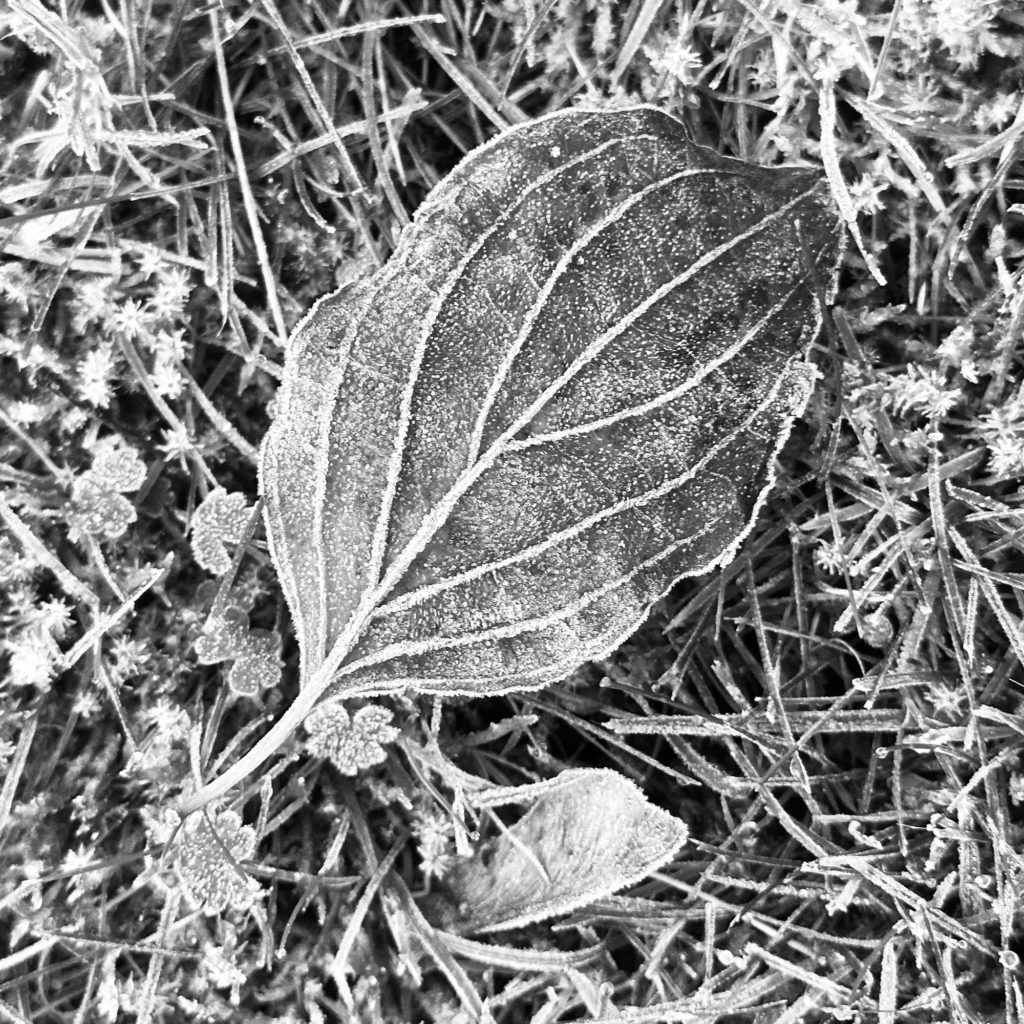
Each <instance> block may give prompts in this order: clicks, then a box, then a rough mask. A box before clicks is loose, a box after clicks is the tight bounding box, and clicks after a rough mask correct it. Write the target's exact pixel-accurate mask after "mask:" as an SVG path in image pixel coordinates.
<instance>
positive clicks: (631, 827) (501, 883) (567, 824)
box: [441, 768, 688, 933]
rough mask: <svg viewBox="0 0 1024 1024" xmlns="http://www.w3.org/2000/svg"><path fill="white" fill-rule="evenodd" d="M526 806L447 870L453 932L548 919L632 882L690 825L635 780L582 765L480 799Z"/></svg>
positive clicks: (662, 860)
mask: <svg viewBox="0 0 1024 1024" xmlns="http://www.w3.org/2000/svg"><path fill="white" fill-rule="evenodd" d="M483 799H484V801H485V802H487V803H488V804H489V805H490V806H495V805H497V804H498V803H521V802H527V801H528V802H530V803H531V804H532V806H531V807H530V809H529V810H528V811H527V813H526V814H525V815H524V816H523V817H522V818H521V819H520V820H519V821H518V822H516V823H515V824H514V825H512V826H511V827H510V828H507V829H503V831H502V834H501V835H499V836H498V837H497V838H496V839H495V840H494V841H493V842H492V843H490V844H488V845H487V846H485V847H484V848H482V849H480V850H478V851H477V852H476V853H475V854H474V855H472V856H470V857H466V858H462V859H460V861H459V862H458V864H456V866H455V867H454V868H453V869H452V871H451V872H450V873H449V874H448V875H446V878H445V882H446V887H447V890H448V893H447V894H448V896H449V898H450V899H451V901H452V903H453V904H454V907H455V909H454V914H453V917H454V919H452V920H445V921H444V922H441V923H442V924H443V927H445V928H446V929H448V930H449V931H455V932H460V933H473V932H494V931H501V930H503V929H507V928H519V927H522V926H523V925H527V924H532V923H534V922H536V921H543V920H545V919H546V918H549V917H554V916H555V915H557V914H565V913H568V912H570V911H572V910H575V909H576V908H577V907H581V906H583V905H584V904H586V903H590V902H592V901H594V900H597V899H602V898H603V897H605V896H609V895H611V894H612V893H614V892H617V891H618V890H620V889H624V888H626V887H627V886H630V885H635V884H636V883H637V882H639V881H640V880H641V879H643V878H645V877H646V876H647V875H648V874H650V873H651V872H652V871H656V870H657V869H658V868H660V867H662V866H663V865H664V864H666V863H667V862H668V861H669V860H671V859H672V858H673V857H674V856H675V855H676V853H677V852H678V851H679V849H680V847H681V846H682V845H683V843H684V842H685V841H686V838H687V835H688V829H687V827H686V825H685V824H683V822H681V821H680V820H679V819H678V818H676V817H674V816H673V815H671V814H669V813H668V812H667V811H663V810H662V809H661V808H660V807H655V806H654V805H653V804H651V803H650V802H649V801H648V800H647V798H646V797H645V796H644V794H643V793H642V792H641V791H640V789H638V788H637V786H635V785H634V784H633V783H632V782H630V781H629V779H627V778H625V776H623V775H620V774H619V773H618V772H616V771H612V770H611V769H607V768H581V769H571V770H569V771H565V772H562V773H561V774H560V775H558V776H557V777H556V778H554V779H551V780H549V781H547V782H541V783H537V784H536V785H532V786H520V787H517V788H515V789H514V790H511V791H508V790H504V791H502V792H501V793H500V794H498V795H497V797H496V795H495V794H493V793H492V794H489V795H488V796H486V797H484V798H483Z"/></svg>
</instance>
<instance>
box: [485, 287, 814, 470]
mask: <svg viewBox="0 0 1024 1024" xmlns="http://www.w3.org/2000/svg"><path fill="white" fill-rule="evenodd" d="M800 287H801V286H800V285H797V286H796V287H795V288H792V289H791V290H790V291H789V292H788V293H787V294H786V295H784V296H783V297H782V298H781V299H780V300H779V301H778V302H776V303H774V304H773V305H772V307H771V309H769V310H768V312H767V313H766V314H765V315H764V316H763V317H761V319H760V320H758V321H757V323H756V324H754V326H753V327H751V328H750V330H749V331H747V332H746V333H745V334H744V335H743V337H741V338H740V339H739V340H738V341H736V342H734V343H733V344H732V345H730V346H729V347H728V348H726V349H723V351H722V354H721V355H720V356H717V357H716V358H714V359H710V360H708V362H706V363H703V364H702V365H701V368H700V369H699V370H698V371H697V372H696V373H695V374H694V375H693V376H692V377H687V379H686V380H684V381H683V383H682V384H679V385H677V386H676V387H674V388H670V389H669V390H668V391H663V392H662V393H661V394H660V395H658V396H657V398H652V399H651V400H650V401H648V402H644V403H642V404H641V405H632V406H630V407H629V408H627V409H622V410H620V411H619V412H617V413H614V414H613V415H611V416H603V417H601V419H596V420H590V421H589V422H587V423H581V424H580V425H579V426H576V427H567V428H566V429H565V430H552V431H551V432H550V433H547V434H534V435H533V436H532V437H525V438H523V439H522V440H520V441H510V442H509V443H508V445H507V446H506V448H505V450H506V451H507V452H517V451H523V450H524V449H526V448H536V447H538V446H540V445H545V444H552V443H553V442H555V441H562V440H565V439H566V438H568V437H579V436H580V435H581V434H590V433H593V432H595V431H597V430H602V429H604V428H605V427H610V426H613V425H614V424H616V423H621V422H622V421H623V420H627V419H632V418H635V417H639V416H643V415H644V414H645V413H648V412H654V411H655V409H660V408H662V406H665V405H669V404H671V403H672V402H674V401H675V400H676V399H677V398H682V397H683V395H685V394H687V393H688V392H690V391H692V390H693V389H694V388H695V387H697V386H698V385H700V384H701V383H702V382H703V381H704V380H706V379H707V378H708V377H709V376H710V375H711V374H712V373H714V372H715V370H718V369H720V368H721V367H722V366H724V365H725V364H726V363H727V362H729V360H730V359H732V358H733V357H734V356H735V355H737V354H738V353H739V352H742V351H743V349H745V348H746V347H747V345H748V344H750V342H751V341H753V340H754V338H756V337H757V336H758V335H759V334H760V333H761V331H762V330H764V328H765V327H766V326H767V325H768V324H769V323H770V322H771V320H772V318H773V317H774V316H776V315H777V314H778V313H780V312H781V311H782V310H783V309H785V307H786V305H787V304H788V303H789V302H790V301H791V300H792V298H793V296H794V295H796V293H797V291H798V289H799V288H800Z"/></svg>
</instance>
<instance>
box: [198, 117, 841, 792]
mask: <svg viewBox="0 0 1024 1024" xmlns="http://www.w3.org/2000/svg"><path fill="white" fill-rule="evenodd" d="M839 249H840V228H839V220H838V217H837V215H836V213H835V212H834V210H833V209H832V207H831V205H830V201H829V198H828V192H827V189H826V187H825V186H824V185H823V184H822V182H821V180H820V178H819V176H818V175H817V174H816V173H815V172H813V171H808V170H804V169H793V168H788V169H787V168H783V169H778V168H776V169H770V168H763V167H757V166H753V165H750V164H746V163H742V162H739V161H735V160H729V159H726V158H723V157H720V156H718V155H716V154H715V153H713V152H711V151H710V150H708V149H705V148H702V147H700V146H697V145H695V144H694V143H692V142H691V141H689V139H688V137H687V134H686V131H685V129H684V128H683V126H682V125H681V124H680V123H679V122H677V121H676V120H674V119H673V118H671V117H669V116H667V115H666V114H664V113H661V112H660V111H658V110H655V109H653V108H648V107H641V108H633V109H628V110H620V111H604V112H584V111H578V110H572V111H563V112H560V113H558V114H555V115H552V116H549V117H546V118H542V119H540V120H538V121H535V122H533V123H530V124H525V125H520V126H517V127H515V128H513V129H511V130H509V131H507V132H505V133H503V134H501V135H499V136H497V137H496V138H495V139H493V140H492V141H491V142H489V143H488V144H486V145H484V146H482V147H480V148H479V149H477V150H475V151H474V152H472V153H470V154H469V155H468V156H467V157H466V158H465V159H464V160H463V161H462V163H460V164H459V165H458V167H456V168H455V170H454V171H452V173H451V174H450V175H449V176H448V177H447V178H445V179H444V181H442V182H441V183H440V184H439V185H438V186H437V187H436V188H435V189H434V191H433V192H432V193H431V194H430V196H429V197H428V198H427V199H426V201H425V202H424V203H423V205H422V206H421V208H420V209H419V210H418V211H417V214H416V218H415V220H414V222H413V223H412V225H411V226H410V227H408V228H407V229H406V230H405V231H404V232H403V234H402V236H401V239H400V242H399V244H398V246H397V248H396V250H395V253H394V255H393V256H392V258H391V260H390V261H389V262H388V264H387V265H386V266H385V267H384V268H382V269H381V270H380V271H378V272H377V273H376V274H374V275H373V276H372V277H370V278H369V279H367V280H365V281H361V282H358V283H356V284H353V285H350V286H348V287H346V288H344V289H342V290H341V291H339V292H337V293H335V294H334V295H331V296H328V297H327V298H325V299H323V300H321V301H320V302H319V303H317V305H316V306H315V307H314V308H313V309H312V311H311V312H310V313H309V315H308V316H307V317H306V319H305V320H304V321H303V322H302V323H301V324H300V326H299V327H298V328H297V330H296V332H295V335H294V337H293V339H292V341H291V343H290V347H289V350H288V353H287V360H286V364H285V373H284V379H283V382H282V386H281V390H280V392H279V399H278V405H279V409H278V414H277V418H276V419H275V421H274V424H273V426H272V428H271V430H270V431H269V433H268V435H267V437H266V439H265V442H264V445H263V449H262V457H261V475H260V480H261V491H262V493H263V496H264V498H265V503H266V522H267V531H268V536H269V541H270V548H271V553H272V555H273V559H274V562H275V563H276V565H277V569H278V574H279V577H280V579H281V584H282V587H283V589H284V593H285V595H286V598H287V600H288V604H289V607H290V609H291V612H292V617H293V620H294V624H295V630H296V633H297V636H298V642H299V647H300V651H301V677H302V684H303V692H302V694H301V695H300V697H299V699H298V702H297V703H296V704H295V705H294V706H293V708H291V709H290V710H289V712H288V713H287V714H286V715H285V717H284V718H283V719H281V720H279V722H278V724H277V727H276V728H275V730H274V731H273V733H272V734H271V735H268V737H266V738H265V740H264V741H262V742H261V744H260V745H259V746H258V748H256V750H254V751H253V752H251V756H249V757H247V758H246V759H243V761H242V762H239V764H238V765H237V766H236V767H235V768H234V769H233V770H232V774H231V777H230V779H231V780H233V781H238V779H239V778H240V777H241V776H242V775H243V774H244V773H245V772H248V771H251V770H252V769H253V768H254V767H255V766H256V763H258V761H260V760H262V759H264V758H265V757H266V756H268V755H269V754H270V753H271V752H272V750H273V749H274V746H275V745H279V744H280V743H281V742H282V741H283V740H284V739H285V738H286V737H287V735H288V734H289V733H290V732H291V731H292V730H294V728H295V727H296V726H297V725H298V724H299V722H300V721H301V720H302V718H303V717H304V716H305V715H306V714H307V713H308V711H309V710H310V708H311V707H312V706H313V705H314V704H315V703H316V702H317V700H319V699H320V698H321V697H322V696H323V694H324V693H325V692H327V693H333V694H334V695H338V696H354V695H357V694H358V695H365V694H371V693H384V692H388V691H395V690H399V689H403V688H406V687H411V688H413V689H415V690H418V691H421V692H432V693H440V694H485V693H497V692H502V691H508V690H525V689H531V688H537V687H541V686H544V685H546V684H548V683H551V682H553V681H555V680H557V679H559V678H561V677H563V676H564V675H565V674H567V673H568V672H570V671H571V670H572V669H573V668H575V667H576V666H577V665H578V664H579V663H581V662H583V661H585V660H587V659H591V658H595V657H599V656H602V655H605V654H607V653H608V652H610V651H611V650H612V649H614V648H615V647H616V646H617V645H618V644H619V643H620V642H621V641H622V640H624V639H625V638H626V637H627V636H628V635H629V634H630V633H631V632H632V631H633V630H634V629H635V628H636V627H637V626H638V625H639V624H640V622H642V621H643V619H644V617H645V616H646V615H647V613H648V611H649V609H650V607H651V605H652V604H653V603H654V602H655V601H656V600H657V599H658V598H659V597H661V596H662V595H663V594H664V593H665V592H666V591H667V590H668V588H669V587H670V586H671V585H672V584H673V583H674V582H675V581H676V580H678V579H680V578H681V577H683V576H687V575H695V574H699V573H704V572H707V571H708V570H710V569H711V568H712V567H714V566H715V565H717V564H719V563H722V562H725V561H727V560H729V559H730V558H731V557H732V556H733V554H734V552H735V550H736V548H737V546H738V544H739V542H740V540H741V539H742V537H743V536H744V534H745V533H746V532H747V530H748V529H749V528H750V525H751V523H752V522H753V519H754V516H755V515H756V513H757V509H758V507H759V506H760V504H761V502H762V501H763V500H764V497H765V495H766V493H767V492H768V490H769V488H770V485H771V479H772V465H773V462H774V458H775V455H776V453H777V452H778V450H779V447H780V445H781V444H782V442H783V441H784V439H785V437H786V436H787V434H788V432H789V430H790V427H791V425H792V422H793V419H794V417H795V416H797V415H798V414H799V413H800V411H801V410H802V409H803V407H804V404H805V402H806V401H807V398H808V395H809V393H810V391H811V388H812V384H813V380H814V376H815V374H814V370H813V369H812V368H811V367H810V366H809V365H808V364H806V363H805V362H803V361H802V358H801V357H802V354H803V353H804V352H805V351H806V349H807V347H808V345H809V344H810V341H811V340H812V338H813V336H814V334H815V333H816V331H817V329H818V326H819V320H820V314H819V311H818V309H819V302H818V298H817V294H816V292H817V291H825V292H827V291H828V290H829V289H830V288H831V287H832V283H833V280H834V277H835V270H836V265H837V262H838V256H839ZM226 781H227V780H226ZM206 792H207V793H209V787H207V790H206Z"/></svg>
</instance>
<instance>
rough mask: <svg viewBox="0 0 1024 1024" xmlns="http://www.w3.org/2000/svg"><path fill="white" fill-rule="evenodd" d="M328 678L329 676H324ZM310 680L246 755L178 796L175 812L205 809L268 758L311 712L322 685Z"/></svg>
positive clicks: (184, 813)
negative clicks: (225, 769)
mask: <svg viewBox="0 0 1024 1024" xmlns="http://www.w3.org/2000/svg"><path fill="white" fill-rule="evenodd" d="M328 678H329V677H328ZM315 681H317V680H316V679H315V677H314V680H311V681H310V683H309V684H308V685H307V686H305V687H304V688H303V689H302V690H301V691H300V693H299V695H298V697H296V698H295V700H294V701H292V703H291V704H290V705H289V707H288V710H287V711H285V713H284V714H283V715H282V716H281V717H280V718H279V719H278V720H277V721H276V722H275V723H274V724H273V726H272V727H271V729H270V731H269V732H268V733H265V734H264V735H263V736H262V737H261V738H260V739H259V741H258V742H257V743H256V745H255V746H254V747H252V748H251V749H250V750H249V752H248V753H246V754H243V755H242V757H240V758H239V759H238V760H237V761H236V762H235V763H234V764H233V765H232V766H231V767H230V768H228V769H227V771H225V772H223V773H222V774H221V775H218V776H217V778H215V779H214V780H213V781H212V782H208V783H207V784H206V785H205V786H203V787H202V788H200V789H198V790H196V792H195V793H192V794H190V795H189V796H185V797H182V799H181V800H179V801H178V805H177V811H178V813H179V814H180V815H181V816H182V817H185V815H187V814H192V812H193V811H198V810H199V809H200V808H202V807H205V806H206V805H207V804H208V803H210V801H211V800H216V799H217V798H218V797H221V796H223V795H224V794H225V793H226V792H227V791H228V790H229V789H231V788H232V787H234V786H237V785H238V783H240V782H241V781H242V780H243V779H244V778H245V777H246V776H247V775H250V774H251V773H252V772H254V771H255V770H256V769H257V768H259V766H260V765H261V764H263V762H264V761H266V760H267V759H268V758H269V757H271V756H272V755H273V754H274V752H275V751H276V750H277V749H278V748H279V747H280V746H281V744H283V743H284V742H285V741H286V740H287V739H288V737H289V736H291V735H292V733H294V732H295V730H296V729H298V727H299V726H300V725H301V724H302V722H303V720H304V719H305V717H306V716H307V715H308V714H309V713H310V711H312V710H313V705H314V704H315V703H316V702H317V699H318V698H319V697H320V694H321V693H322V692H323V690H324V686H323V685H314V682H315Z"/></svg>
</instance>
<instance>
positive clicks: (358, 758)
mask: <svg viewBox="0 0 1024 1024" xmlns="http://www.w3.org/2000/svg"><path fill="white" fill-rule="evenodd" d="M390 722H391V712H390V711H389V710H388V709H387V708H382V707H380V706H378V705H376V704H368V705H367V706H366V707H364V708H360V709H359V710H358V711H357V712H356V713H355V714H354V715H353V716H352V717H351V718H350V717H349V714H348V712H347V711H346V710H345V708H344V707H343V706H342V704H341V702H340V701H336V700H334V701H327V702H326V703H324V704H321V705H320V707H318V708H317V709H316V710H315V711H314V712H313V713H312V714H311V715H310V716H309V717H308V718H307V719H306V731H307V733H308V734H309V735H308V737H307V738H306V746H307V747H308V749H309V752H310V753H311V754H313V755H314V756H315V757H327V758H330V760H331V761H332V762H333V763H334V765H335V767H336V768H337V769H338V771H340V772H341V773H342V774H344V775H358V774H359V772H360V771H362V770H364V769H366V768H370V767H372V766H373V765H375V764H379V763H380V762H381V761H383V760H384V758H385V757H386V756H387V754H386V752H385V750H384V747H383V744H385V743H391V742H392V741H393V740H395V739H397V738H398V730H397V729H396V728H395V727H394V726H393V725H391V724H390Z"/></svg>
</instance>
